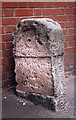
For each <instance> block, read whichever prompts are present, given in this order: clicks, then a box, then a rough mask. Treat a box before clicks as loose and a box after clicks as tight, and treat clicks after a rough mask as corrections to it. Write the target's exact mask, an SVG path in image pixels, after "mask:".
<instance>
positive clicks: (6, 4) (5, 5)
mask: <svg viewBox="0 0 76 120" xmlns="http://www.w3.org/2000/svg"><path fill="white" fill-rule="evenodd" d="M15 7H19V3H18V2H2V8H15Z"/></svg>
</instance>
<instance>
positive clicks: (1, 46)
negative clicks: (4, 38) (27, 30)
mask: <svg viewBox="0 0 76 120" xmlns="http://www.w3.org/2000/svg"><path fill="white" fill-rule="evenodd" d="M3 49H6V43H4V42H3V43H0V50H3Z"/></svg>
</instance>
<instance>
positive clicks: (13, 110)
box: [2, 75, 76, 118]
mask: <svg viewBox="0 0 76 120" xmlns="http://www.w3.org/2000/svg"><path fill="white" fill-rule="evenodd" d="M75 79H76V77H75V76H72V75H71V76H69V77H68V78H66V79H65V83H66V101H67V103H66V110H62V111H57V112H53V111H51V110H49V109H47V108H45V107H43V106H41V105H35V104H33V103H32V102H31V101H28V100H26V99H24V98H21V97H19V96H17V95H16V94H15V91H14V90H12V89H11V88H10V89H3V92H2V118H75V116H76V114H75V111H76V107H75V104H74V84H75V82H74V81H75ZM75 101H76V100H75Z"/></svg>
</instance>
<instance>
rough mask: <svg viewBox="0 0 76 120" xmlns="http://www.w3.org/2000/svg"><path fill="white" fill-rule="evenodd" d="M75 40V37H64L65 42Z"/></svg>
mask: <svg viewBox="0 0 76 120" xmlns="http://www.w3.org/2000/svg"><path fill="white" fill-rule="evenodd" d="M75 38H76V35H66V36H65V41H67V40H75Z"/></svg>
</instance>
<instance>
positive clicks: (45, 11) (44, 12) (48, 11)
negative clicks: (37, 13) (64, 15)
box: [43, 9, 58, 15]
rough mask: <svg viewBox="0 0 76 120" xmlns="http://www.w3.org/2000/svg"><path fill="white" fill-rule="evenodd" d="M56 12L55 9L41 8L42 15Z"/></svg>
mask: <svg viewBox="0 0 76 120" xmlns="http://www.w3.org/2000/svg"><path fill="white" fill-rule="evenodd" d="M57 12H58V11H57V10H56V9H43V15H53V14H54V15H55V14H57Z"/></svg>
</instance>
